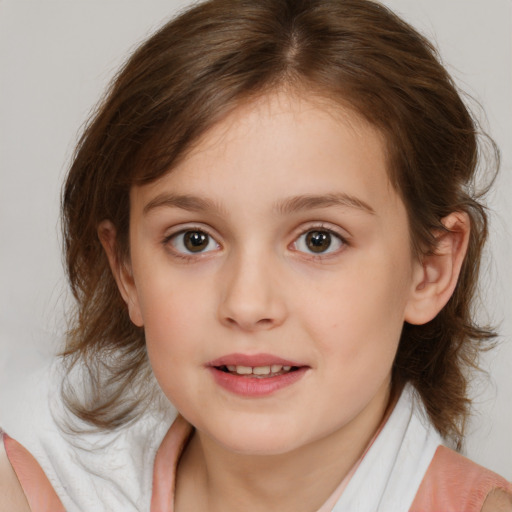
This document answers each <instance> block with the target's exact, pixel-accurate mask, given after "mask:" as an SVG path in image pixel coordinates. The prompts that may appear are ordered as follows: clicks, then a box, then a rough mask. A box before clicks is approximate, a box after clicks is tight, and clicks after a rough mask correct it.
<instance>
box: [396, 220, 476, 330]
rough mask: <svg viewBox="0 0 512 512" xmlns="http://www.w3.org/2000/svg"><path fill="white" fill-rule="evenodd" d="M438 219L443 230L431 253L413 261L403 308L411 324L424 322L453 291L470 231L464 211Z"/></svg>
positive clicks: (437, 311)
mask: <svg viewBox="0 0 512 512" xmlns="http://www.w3.org/2000/svg"><path fill="white" fill-rule="evenodd" d="M441 222H442V223H443V225H444V227H445V228H446V231H444V230H443V231H441V232H439V233H438V235H437V237H436V246H435V248H434V250H433V251H432V253H430V254H426V255H424V256H422V258H421V260H420V261H418V262H417V263H416V267H415V270H414V276H413V290H412V293H411V297H410V298H409V301H408V302H407V305H406V309H405V321H406V322H408V323H410V324H416V325H422V324H425V323H427V322H429V321H430V320H432V319H433V318H435V316H436V315H437V314H438V313H439V312H440V311H441V309H443V307H444V306H445V305H446V303H447V302H448V300H449V299H450V297H451V296H452V294H453V291H454V290H455V286H456V285H457V280H458V278H459V274H460V269H461V267H462V263H463V261H464V257H465V256H466V251H467V248H468V241H469V232H470V220H469V216H468V215H467V213H465V212H453V213H451V214H450V215H448V216H447V217H445V218H443V219H442V220H441Z"/></svg>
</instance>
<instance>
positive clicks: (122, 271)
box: [98, 220, 144, 327]
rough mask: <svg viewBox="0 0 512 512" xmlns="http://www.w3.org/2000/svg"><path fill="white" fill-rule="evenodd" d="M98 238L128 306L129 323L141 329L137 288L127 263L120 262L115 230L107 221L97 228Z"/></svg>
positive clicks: (142, 323)
mask: <svg viewBox="0 0 512 512" xmlns="http://www.w3.org/2000/svg"><path fill="white" fill-rule="evenodd" d="M98 237H99V239H100V242H101V245H102V246H103V249H104V250H105V253H106V254H107V258H108V262H109V264H110V269H111V270H112V274H113V276H114V279H115V280H116V283H117V287H118V289H119V292H120V293H121V296H122V297H123V300H124V301H125V302H126V305H127V306H128V313H129V315H130V319H131V321H132V322H133V323H134V324H135V325H137V326H138V327H142V326H143V325H144V322H143V320H142V314H141V309H140V305H139V299H138V294H137V288H136V286H135V281H134V279H133V275H132V271H131V268H130V265H129V263H127V262H125V261H121V260H120V258H119V251H118V250H117V240H116V228H115V226H114V225H113V224H112V222H110V221H109V220H104V221H102V222H101V223H100V225H99V226H98Z"/></svg>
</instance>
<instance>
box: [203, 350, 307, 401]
mask: <svg viewBox="0 0 512 512" xmlns="http://www.w3.org/2000/svg"><path fill="white" fill-rule="evenodd" d="M273 364H276V365H282V366H294V367H296V368H297V369H296V370H294V371H291V372H289V373H284V374H282V375H275V376H274V377H263V378H262V377H256V376H249V375H234V374H232V373H226V372H224V371H222V370H220V369H219V367H220V366H228V365H232V366H252V367H254V366H271V365H273ZM206 367H207V369H208V370H209V371H210V373H211V374H212V376H213V378H214V380H215V382H216V383H217V384H218V385H219V386H221V387H222V388H224V389H225V390H227V391H229V392H230V393H233V394H235V395H239V396H242V397H254V398H255V397H265V396H269V395H272V394H274V393H276V392H277V391H279V390H280V389H283V388H286V387H289V386H291V385H293V384H295V383H296V382H298V381H299V380H301V379H302V377H304V375H305V374H306V372H307V371H308V370H309V369H310V367H309V366H307V365H304V364H301V363H297V362H296V361H291V360H289V359H283V358H281V357H277V356H274V355H271V354H254V355H248V354H229V355H226V356H222V357H219V358H218V359H215V360H213V361H210V362H209V363H207V364H206Z"/></svg>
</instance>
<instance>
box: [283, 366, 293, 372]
mask: <svg viewBox="0 0 512 512" xmlns="http://www.w3.org/2000/svg"><path fill="white" fill-rule="evenodd" d="M291 369H292V367H291V366H283V372H289V371H290V370H291Z"/></svg>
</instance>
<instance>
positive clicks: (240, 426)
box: [1, 0, 512, 512]
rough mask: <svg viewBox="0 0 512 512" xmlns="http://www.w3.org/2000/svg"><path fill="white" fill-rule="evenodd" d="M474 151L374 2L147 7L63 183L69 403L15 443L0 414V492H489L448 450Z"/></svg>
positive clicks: (307, 496)
mask: <svg viewBox="0 0 512 512" xmlns="http://www.w3.org/2000/svg"><path fill="white" fill-rule="evenodd" d="M477 154H478V153H477V143H476V128H475V124H474V122H473V120H472V118H471V116H470V115H469V113H468V111H467V109H466V107H465V106H464V104H463V103H462V101H461V99H460V97H459V95H458V94H457V92H456V90H455V88H454V86H453V84H452V82H451V80H450V78H449V77H448V75H447V73H446V71H445V70H444V68H443V67H442V66H441V65H440V64H439V62H438V60H437V58H436V56H435V52H434V50H433V49H432V47H431V46H430V45H429V43H428V42H427V41H426V40H425V39H423V38H422V37H421V36H420V35H419V34H417V33H416V32H415V31H414V30H413V29H412V28H411V27H410V26H408V25H407V24H405V23H404V22H403V21H401V20H400V19H399V18H397V17H396V16H394V15H393V14H392V13H390V12H389V11H388V10H386V9H385V8H384V7H382V6H380V5H379V4H376V3H373V2H370V1H367V0H322V1H318V0H293V1H292V0H263V1H259V2H244V1H234V0H212V1H210V2H206V3H203V4H198V5H197V6H195V7H193V8H192V9H190V10H189V11H187V12H185V13H184V14H182V15H181V16H180V17H179V18H177V19H176V20H174V21H172V22H171V23H170V24H168V25H166V26H165V27H164V28H162V29H161V30H160V31H159V32H158V33H157V34H155V35H154V36H153V37H152V38H150V39H149V40H148V41H147V42H146V43H145V44H144V45H143V46H141V48H139V50H137V51H136V52H135V54H134V55H133V56H132V58H131V59H130V60H129V62H128V63H127V64H126V66H125V67H124V68H123V70H122V71H121V73H120V74H119V75H118V77H117V79H116V81H115V82H114V84H113V86H112V88H111V90H110V92H109V95H108V97H107V98H106V100H105V101H104V103H103V104H102V106H101V108H100V109H99V110H98V112H97V114H96V115H95V117H94V119H93V120H92V121H91V123H90V124H89V125H88V127H87V128H86V130H85V133H84V135H83V137H82V139H81V141H80V143H79V147H78V149H77V152H76V155H75V158H74V161H73V164H72V166H71V169H70V171H69V174H68V177H67V180H66V184H65V188H64V194H63V204H62V207H63V220H64V243H65V251H66V263H67V270H68V275H69V280H70V284H71V288H72V291H73V294H74V296H75V298H76V301H77V311H76V315H75V317H74V319H73V323H72V325H71V329H70V331H69V334H68V337H67V344H66V348H65V351H64V354H63V359H64V367H63V368H64V376H63V384H62V387H61V392H62V396H63V398H64V403H65V405H66V409H62V408H60V407H59V405H55V404H54V405H53V410H52V411H51V415H50V414H49V413H48V412H46V413H44V412H43V413H42V415H41V416H40V415H39V413H38V417H37V421H38V425H40V429H41V433H40V435H39V438H40V439H39V441H37V442H35V443H34V444H33V446H29V447H28V448H30V450H31V452H32V455H33V456H34V457H35V458H33V457H32V455H30V454H29V453H28V452H27V451H26V450H25V449H24V448H23V447H22V446H21V445H20V444H19V443H18V442H17V441H15V440H14V438H16V437H19V439H20V440H21V438H22V437H23V436H22V435H20V436H18V435H17V433H16V432H12V431H11V432H9V434H10V435H11V436H12V437H9V436H8V435H4V445H5V454H4V455H3V462H2V464H3V466H2V470H1V471H2V477H3V478H2V486H3V492H4V495H5V496H7V497H6V498H5V499H6V500H8V501H7V502H6V505H5V507H7V508H6V510H26V509H28V507H31V509H32V510H35V511H39V510H63V509H64V508H65V509H66V510H68V511H72V510H101V509H104V510H123V511H126V510H149V509H151V510H152V511H153V512H154V511H159V512H160V511H171V510H175V511H177V512H181V511H186V510H210V511H217V510H255V511H258V510H269V509H270V510H304V511H316V510H319V511H328V510H336V511H359V510H361V511H366V510H368V511H370V510H381V511H388V510H390V511H391V510H404V511H405V510H413V511H434V510H436V511H439V510H443V511H444V510H446V511H462V510H464V511H477V510H478V511H480V510H485V511H489V510H510V509H511V507H512V486H511V485H510V484H509V483H508V482H506V481H505V480H504V479H502V478H500V477H499V476H498V475H495V474H494V473H491V472H490V471H488V470H485V469H484V468H481V467H479V466H477V465H475V464H474V463H472V462H470V461H468V460H467V459H465V458H463V457H462V456H460V455H458V454H457V453H456V452H455V451H451V450H449V449H448V448H445V447H444V446H443V443H445V442H446V443H451V444H452V445H453V446H455V447H460V445H461V442H462V437H463V431H464V424H465V420H466V417H467V413H468V399H467V390H466V387H467V380H466V371H467V370H468V368H470V367H472V366H473V365H474V362H475V358H476V355H477V353H478V351H479V350H480V348H481V347H482V346H484V342H485V341H486V340H489V339H490V338H491V337H492V335H493V334H492V332H490V331H489V330H486V329H483V328H481V327H479V326H478V325H477V324H476V323H475V321H474V319H473V318H472V316H471V306H472V299H473V292H474V288H475V285H476V282H477V277H478V268H479V262H480V255H481V250H482V246H483V243H484V241H485V238H486V234H487V218H486V214H485V210H484V207H483V206H482V204H481V203H480V202H479V196H478V194H476V193H475V192H473V187H472V185H473V182H474V178H475V169H476V164H477ZM56 371H57V372H58V371H62V370H61V369H60V368H59V369H57V370H56ZM54 380H55V381H57V380H58V378H55V379H54ZM157 386H158V388H157ZM45 393H46V391H45ZM50 393H52V395H54V390H53V389H51V390H50ZM162 396H163V397H165V399H166V400H168V402H169V403H172V404H173V406H174V407H175V408H176V411H177V412H173V410H171V409H170V408H169V407H168V406H166V404H165V403H161V402H162V401H161V400H160V398H161V397H162ZM66 412H69V414H68V415H67V416H66ZM45 414H46V416H45ZM54 421H56V422H57V423H58V424H59V426H60V429H61V430H60V431H58V430H56V429H55V428H54V423H53V422H54ZM28 423H29V424H30V422H28ZM33 424H34V423H32V425H33ZM73 432H75V433H79V435H78V436H77V435H72V433H73ZM103 432H106V433H103ZM36 459H37V462H36Z"/></svg>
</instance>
